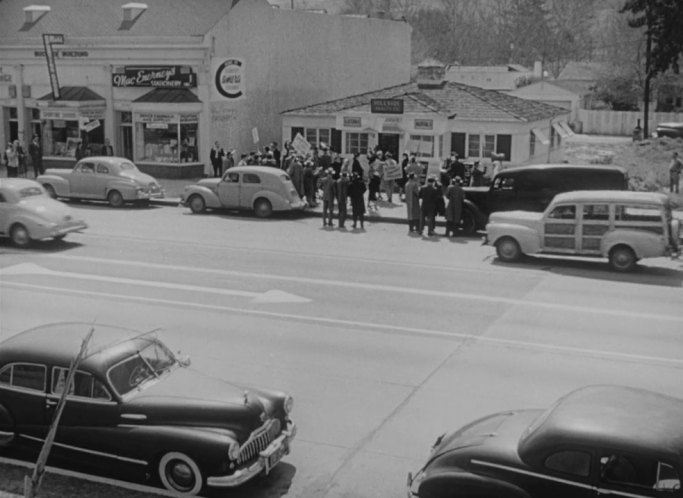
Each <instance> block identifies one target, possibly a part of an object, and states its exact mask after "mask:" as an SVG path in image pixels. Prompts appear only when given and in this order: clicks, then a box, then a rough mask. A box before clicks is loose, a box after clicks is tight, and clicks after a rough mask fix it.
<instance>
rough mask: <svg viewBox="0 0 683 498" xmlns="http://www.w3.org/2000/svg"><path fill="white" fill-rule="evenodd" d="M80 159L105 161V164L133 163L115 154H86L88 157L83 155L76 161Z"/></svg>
mask: <svg viewBox="0 0 683 498" xmlns="http://www.w3.org/2000/svg"><path fill="white" fill-rule="evenodd" d="M81 161H83V162H85V161H97V162H101V163H107V164H120V163H123V162H126V163H131V164H135V163H134V162H133V161H131V160H130V159H128V158H126V157H116V156H88V157H83V158H81V159H80V160H79V161H78V162H79V163H80V162H81Z"/></svg>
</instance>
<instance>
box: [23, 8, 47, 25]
mask: <svg viewBox="0 0 683 498" xmlns="http://www.w3.org/2000/svg"><path fill="white" fill-rule="evenodd" d="M48 12H50V6H49V5H29V6H28V7H24V16H25V17H24V21H25V22H26V24H33V23H35V22H37V21H38V19H40V18H41V17H43V16H44V15H45V14H47V13H48Z"/></svg>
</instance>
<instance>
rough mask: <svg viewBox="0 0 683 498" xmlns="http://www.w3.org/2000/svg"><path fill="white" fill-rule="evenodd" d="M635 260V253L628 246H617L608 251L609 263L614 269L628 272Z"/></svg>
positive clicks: (636, 259)
mask: <svg viewBox="0 0 683 498" xmlns="http://www.w3.org/2000/svg"><path fill="white" fill-rule="evenodd" d="M637 262H638V258H636V254H635V253H634V252H633V249H631V248H630V247H628V246H617V247H614V248H613V249H612V250H611V251H610V252H609V265H610V267H611V268H612V269H613V270H614V271H618V272H629V271H631V270H633V268H634V267H635V266H636V263H637Z"/></svg>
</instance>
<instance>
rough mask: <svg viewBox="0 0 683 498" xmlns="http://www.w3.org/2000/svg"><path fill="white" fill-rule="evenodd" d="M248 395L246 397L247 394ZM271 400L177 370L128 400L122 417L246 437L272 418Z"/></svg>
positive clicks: (205, 377) (195, 373)
mask: <svg viewBox="0 0 683 498" xmlns="http://www.w3.org/2000/svg"><path fill="white" fill-rule="evenodd" d="M245 393H246V394H245ZM271 401H272V400H270V399H267V398H266V397H265V396H264V394H263V392H262V391H251V390H245V389H243V388H241V387H238V386H235V385H233V384H230V383H228V382H225V381H223V380H220V379H216V378H212V377H208V376H206V375H204V374H201V373H199V372H197V371H196V370H192V369H189V368H176V369H175V370H172V371H171V372H170V373H168V374H165V375H164V376H162V378H161V379H159V380H158V381H156V382H153V383H150V384H148V385H146V386H144V385H143V389H142V390H141V391H140V392H137V393H135V394H133V395H132V396H130V397H127V399H126V401H125V402H124V403H123V405H122V411H121V413H122V415H123V414H129V415H134V416H137V417H138V419H141V417H140V416H144V417H145V418H144V424H145V425H149V424H159V423H163V424H170V425H178V426H196V427H213V428H220V429H227V430H231V431H233V432H234V433H235V434H236V435H238V436H239V437H240V438H242V437H243V438H246V437H247V436H248V434H250V433H251V432H252V431H253V430H254V429H256V428H258V427H260V426H261V425H262V424H263V421H264V420H265V419H266V418H268V417H271V416H273V404H272V403H271Z"/></svg>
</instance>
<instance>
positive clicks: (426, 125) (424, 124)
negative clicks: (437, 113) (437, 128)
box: [413, 119, 434, 130]
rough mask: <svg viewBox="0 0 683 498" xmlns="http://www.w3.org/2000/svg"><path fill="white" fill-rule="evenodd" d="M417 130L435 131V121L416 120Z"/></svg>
mask: <svg viewBox="0 0 683 498" xmlns="http://www.w3.org/2000/svg"><path fill="white" fill-rule="evenodd" d="M413 126H414V127H415V129H416V130H433V129H434V120H433V119H416V120H415V122H414V123H413Z"/></svg>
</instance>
